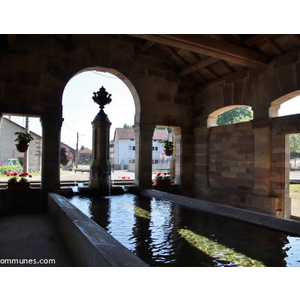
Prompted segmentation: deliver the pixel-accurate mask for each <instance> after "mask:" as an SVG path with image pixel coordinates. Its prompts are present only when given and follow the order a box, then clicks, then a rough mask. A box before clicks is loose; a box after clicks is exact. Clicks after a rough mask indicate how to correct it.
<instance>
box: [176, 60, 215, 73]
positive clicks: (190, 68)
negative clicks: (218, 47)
mask: <svg viewBox="0 0 300 300" xmlns="http://www.w3.org/2000/svg"><path fill="white" fill-rule="evenodd" d="M217 60H218V59H216V58H214V57H210V58H206V59H201V60H200V61H198V62H196V63H195V64H192V65H190V66H188V67H187V68H185V69H183V70H181V71H180V72H179V73H178V75H179V76H185V75H187V74H190V73H192V72H195V71H197V70H199V69H201V68H204V67H206V66H208V65H211V64H213V63H214V62H216V61H217Z"/></svg>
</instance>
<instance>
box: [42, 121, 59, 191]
mask: <svg viewBox="0 0 300 300" xmlns="http://www.w3.org/2000/svg"><path fill="white" fill-rule="evenodd" d="M62 122H63V119H62V118H58V119H55V118H48V117H45V116H43V117H42V118H41V124H42V128H43V132H42V136H43V137H42V172H41V186H42V189H43V190H45V191H47V192H49V191H55V190H57V189H59V188H60V169H59V165H60V130H61V125H62Z"/></svg>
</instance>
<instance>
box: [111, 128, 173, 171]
mask: <svg viewBox="0 0 300 300" xmlns="http://www.w3.org/2000/svg"><path fill="white" fill-rule="evenodd" d="M168 137H169V134H168V131H167V129H155V130H154V134H153V143H152V163H153V164H158V163H161V162H162V160H163V161H164V162H166V160H167V157H166V156H165V155H164V149H163V147H162V144H161V143H160V142H161V141H162V140H166V139H168ZM161 155H162V158H163V159H161ZM113 157H114V161H113V168H114V169H116V170H117V169H127V168H128V165H129V164H134V159H135V135H134V129H133V128H116V130H115V135H114V154H113ZM168 159H169V158H168Z"/></svg>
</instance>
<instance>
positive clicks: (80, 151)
mask: <svg viewBox="0 0 300 300" xmlns="http://www.w3.org/2000/svg"><path fill="white" fill-rule="evenodd" d="M79 153H88V154H92V150H91V149H89V148H84V149H83V150H79Z"/></svg>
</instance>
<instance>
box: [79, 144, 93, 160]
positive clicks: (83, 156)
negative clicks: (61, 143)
mask: <svg viewBox="0 0 300 300" xmlns="http://www.w3.org/2000/svg"><path fill="white" fill-rule="evenodd" d="M87 161H92V150H91V149H89V148H84V149H82V150H79V158H78V162H79V163H80V164H82V163H85V162H87Z"/></svg>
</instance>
